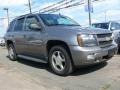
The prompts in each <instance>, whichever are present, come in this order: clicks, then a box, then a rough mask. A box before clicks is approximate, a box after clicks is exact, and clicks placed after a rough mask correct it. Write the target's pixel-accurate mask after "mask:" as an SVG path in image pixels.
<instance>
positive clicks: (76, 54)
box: [70, 45, 117, 66]
mask: <svg viewBox="0 0 120 90" xmlns="http://www.w3.org/2000/svg"><path fill="white" fill-rule="evenodd" d="M70 50H71V54H72V59H73V63H74V65H75V66H84V65H91V64H97V63H100V62H103V61H107V60H109V59H110V58H111V57H113V55H114V54H115V53H116V52H117V45H111V46H108V47H105V48H100V47H80V46H70Z"/></svg>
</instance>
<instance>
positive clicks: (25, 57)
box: [18, 55, 47, 63]
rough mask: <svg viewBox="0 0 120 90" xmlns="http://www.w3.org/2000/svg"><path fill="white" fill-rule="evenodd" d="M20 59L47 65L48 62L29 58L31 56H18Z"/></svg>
mask: <svg viewBox="0 0 120 90" xmlns="http://www.w3.org/2000/svg"><path fill="white" fill-rule="evenodd" d="M18 57H19V58H23V59H27V60H31V61H35V62H41V63H47V61H43V60H41V59H37V58H33V57H29V56H24V55H18Z"/></svg>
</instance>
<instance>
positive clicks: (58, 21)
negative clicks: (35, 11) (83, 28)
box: [40, 14, 80, 26]
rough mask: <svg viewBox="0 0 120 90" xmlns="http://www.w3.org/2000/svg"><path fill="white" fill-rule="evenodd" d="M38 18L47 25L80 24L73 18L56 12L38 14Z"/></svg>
mask: <svg viewBox="0 0 120 90" xmlns="http://www.w3.org/2000/svg"><path fill="white" fill-rule="evenodd" d="M40 18H41V19H42V20H43V22H44V23H45V24H46V25H48V26H56V25H64V26H80V25H79V24H78V23H77V22H75V21H74V20H72V19H70V18H68V17H65V16H62V15H56V14H40Z"/></svg>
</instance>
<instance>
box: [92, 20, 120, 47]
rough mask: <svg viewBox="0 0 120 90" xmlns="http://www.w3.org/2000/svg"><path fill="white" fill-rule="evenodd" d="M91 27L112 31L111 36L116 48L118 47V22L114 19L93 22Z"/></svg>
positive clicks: (119, 34)
mask: <svg viewBox="0 0 120 90" xmlns="http://www.w3.org/2000/svg"><path fill="white" fill-rule="evenodd" d="M92 27H95V28H102V29H108V30H110V31H112V32H113V38H114V40H115V42H116V43H117V44H118V48H119V49H120V23H119V22H115V21H110V22H104V23H93V24H92Z"/></svg>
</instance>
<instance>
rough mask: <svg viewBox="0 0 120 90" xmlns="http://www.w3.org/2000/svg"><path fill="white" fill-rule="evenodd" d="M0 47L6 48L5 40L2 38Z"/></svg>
mask: <svg viewBox="0 0 120 90" xmlns="http://www.w3.org/2000/svg"><path fill="white" fill-rule="evenodd" d="M0 46H5V40H4V38H2V37H0Z"/></svg>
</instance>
